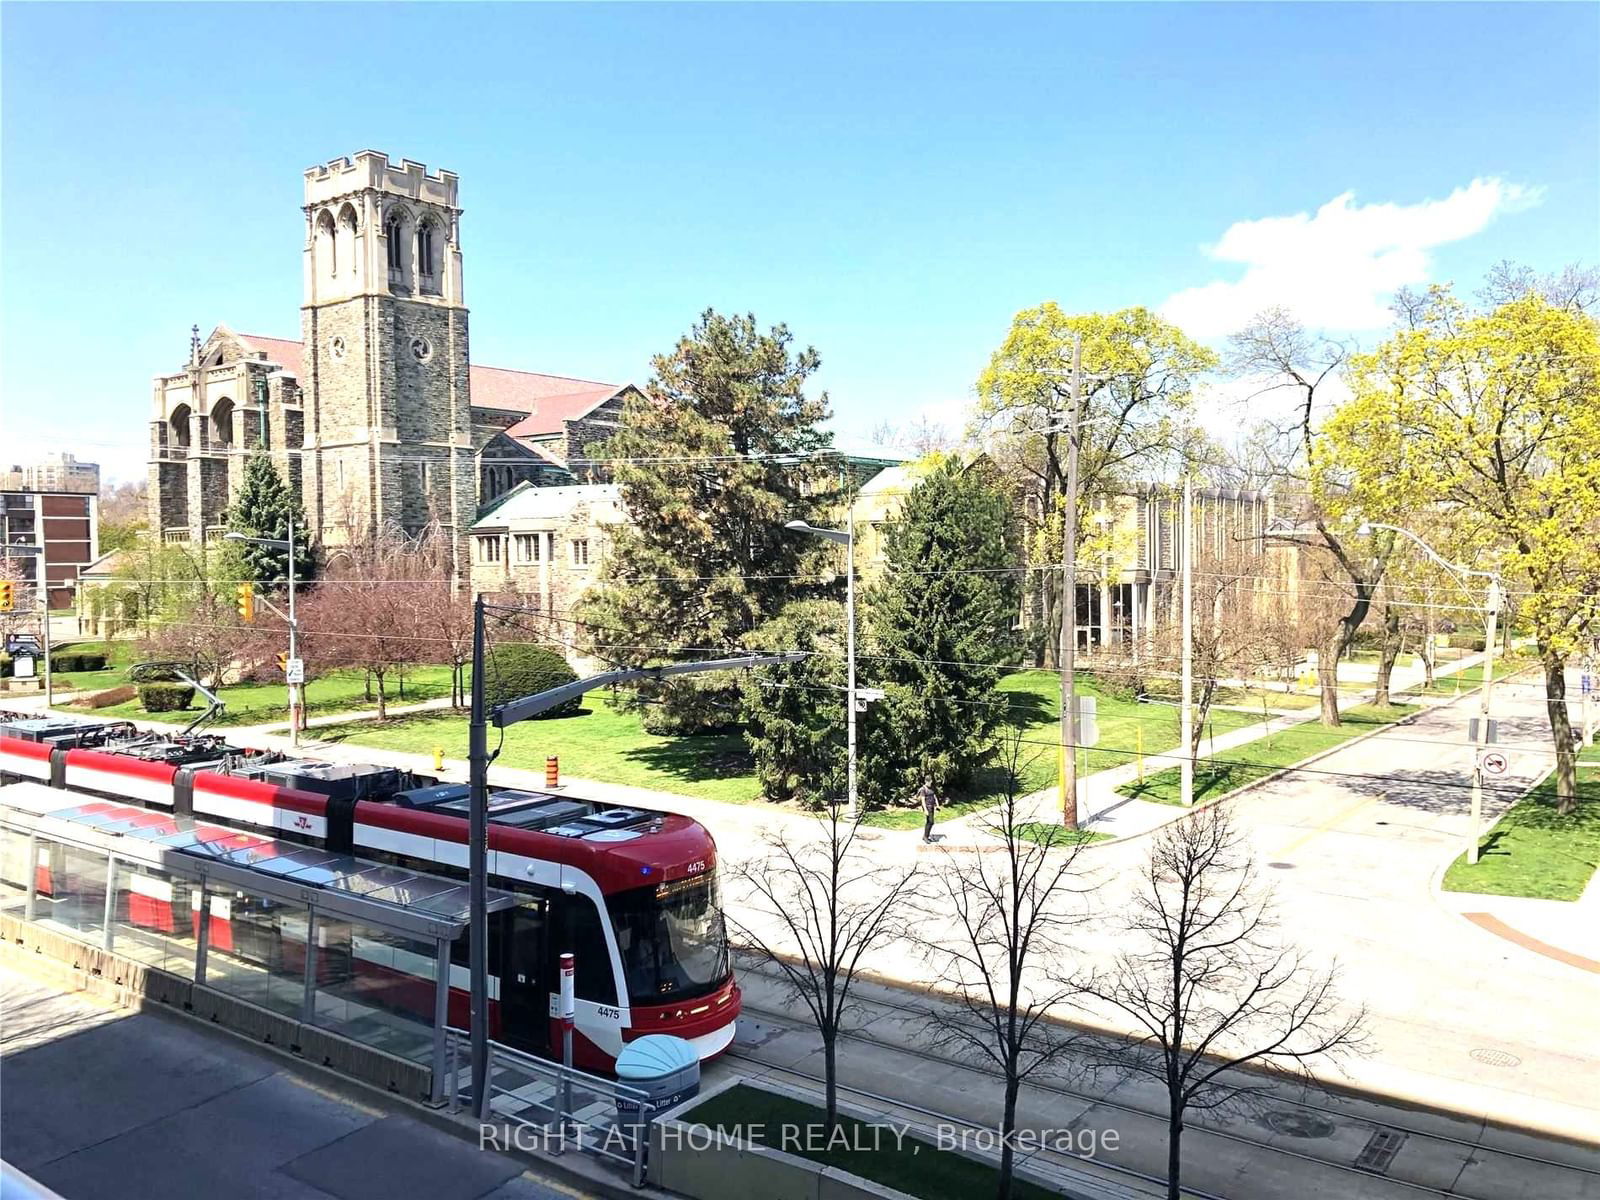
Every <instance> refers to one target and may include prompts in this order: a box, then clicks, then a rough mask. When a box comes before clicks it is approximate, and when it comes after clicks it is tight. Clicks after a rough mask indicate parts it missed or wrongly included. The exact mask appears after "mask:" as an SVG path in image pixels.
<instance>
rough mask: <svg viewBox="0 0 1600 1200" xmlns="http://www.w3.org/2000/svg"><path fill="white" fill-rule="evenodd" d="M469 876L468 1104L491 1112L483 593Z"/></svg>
mask: <svg viewBox="0 0 1600 1200" xmlns="http://www.w3.org/2000/svg"><path fill="white" fill-rule="evenodd" d="M467 772H468V774H467V780H468V784H469V791H468V796H467V806H468V817H469V821H468V824H467V875H468V897H467V899H468V903H469V904H470V906H471V926H470V935H469V943H470V945H469V951H470V955H471V958H470V965H471V974H472V982H471V988H472V993H471V1003H470V1006H469V1009H470V1013H471V1018H472V1028H471V1035H472V1105H473V1110H474V1111H475V1112H476V1113H477V1115H478V1116H479V1117H480V1118H481V1117H483V1116H485V1115H487V1113H488V1111H489V726H488V721H487V714H486V713H485V712H484V704H483V597H482V596H481V595H479V596H478V597H477V598H476V599H474V600H473V602H472V713H471V717H470V720H469V723H468V725H467Z"/></svg>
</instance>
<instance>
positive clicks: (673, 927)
mask: <svg viewBox="0 0 1600 1200" xmlns="http://www.w3.org/2000/svg"><path fill="white" fill-rule="evenodd" d="M610 906H611V922H612V924H613V925H614V926H615V927H616V930H617V949H618V951H619V952H620V953H621V955H622V969H623V973H624V975H625V976H626V977H627V981H628V998H629V1000H631V1001H632V1002H633V1003H635V1004H660V1003H664V1002H666V1001H670V1000H687V999H690V998H692V997H694V996H700V995H704V994H705V993H707V992H710V991H714V990H715V989H716V988H718V987H719V986H721V985H722V983H723V982H724V981H725V980H726V979H727V977H728V935H727V931H726V930H725V929H724V928H723V924H722V902H721V900H720V898H719V897H718V895H717V881H716V878H715V876H713V875H710V874H706V875H695V876H692V877H690V878H688V879H679V880H675V881H673V882H672V883H663V884H659V885H657V886H655V887H644V888H636V889H634V890H633V891H630V892H621V893H619V894H617V895H615V896H612V897H610Z"/></svg>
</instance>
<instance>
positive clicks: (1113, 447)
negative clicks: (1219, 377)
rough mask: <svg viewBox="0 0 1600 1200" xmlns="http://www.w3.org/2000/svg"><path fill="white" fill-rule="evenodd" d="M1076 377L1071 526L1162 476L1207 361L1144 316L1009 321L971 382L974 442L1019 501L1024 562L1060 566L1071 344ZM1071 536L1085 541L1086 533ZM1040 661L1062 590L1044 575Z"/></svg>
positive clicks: (1043, 310)
mask: <svg viewBox="0 0 1600 1200" xmlns="http://www.w3.org/2000/svg"><path fill="white" fill-rule="evenodd" d="M1078 337H1081V338H1082V339H1083V346H1082V367H1083V373H1084V380H1083V387H1082V398H1081V405H1082V408H1081V412H1082V416H1083V419H1084V422H1085V423H1084V425H1083V429H1082V433H1081V440H1080V443H1079V444H1080V448H1081V453H1080V455H1079V462H1078V499H1079V506H1080V509H1081V510H1082V511H1080V514H1079V515H1080V518H1081V517H1082V516H1083V514H1084V513H1085V512H1087V510H1088V509H1089V507H1090V506H1091V505H1092V504H1093V503H1094V502H1095V501H1096V500H1097V499H1099V498H1100V497H1102V496H1104V495H1108V494H1110V492H1112V491H1113V490H1115V488H1116V487H1118V486H1119V485H1124V484H1127V483H1130V482H1133V481H1136V480H1140V479H1151V478H1162V477H1169V476H1170V474H1171V473H1172V470H1173V468H1174V466H1175V464H1176V463H1177V462H1178V461H1179V460H1181V459H1182V458H1183V456H1184V455H1185V454H1186V453H1188V450H1189V448H1190V445H1191V443H1192V442H1193V441H1194V439H1195V437H1196V434H1195V432H1194V430H1193V428H1192V426H1191V424H1190V422H1189V420H1188V416H1189V412H1190V410H1191V408H1192V406H1193V400H1194V388H1195V384H1196V383H1197V382H1198V381H1199V379H1200V377H1201V376H1202V375H1204V374H1205V373H1206V372H1207V371H1210V370H1212V369H1213V368H1214V367H1215V366H1216V365H1217V356H1216V354H1215V353H1213V352H1212V351H1211V350H1209V349H1207V348H1206V347H1205V346H1202V345H1200V344H1199V343H1198V342H1195V341H1193V340H1191V339H1190V338H1189V337H1188V336H1187V335H1186V334H1185V333H1184V332H1183V331H1182V330H1181V329H1179V328H1178V327H1177V326H1176V325H1173V324H1170V323H1169V322H1167V321H1163V320H1162V319H1161V318H1160V317H1158V316H1156V314H1155V313H1153V312H1151V311H1150V310H1149V309H1147V308H1125V309H1121V310H1119V311H1117V312H1111V313H1079V314H1069V313H1066V312H1063V311H1062V309H1061V307H1060V306H1059V305H1057V304H1056V303H1054V302H1053V301H1050V302H1046V303H1044V304H1041V305H1038V306H1037V307H1035V308H1029V309H1025V310H1023V311H1022V312H1019V313H1018V314H1017V315H1016V317H1015V318H1013V320H1012V323H1011V329H1010V331H1009V332H1008V333H1007V334H1006V338H1005V341H1003V342H1002V343H1001V344H1000V346H999V348H998V349H997V350H995V352H994V354H993V355H992V356H991V357H990V359H989V365H988V367H986V368H985V369H984V372H983V374H982V375H980V376H979V378H978V402H977V407H976V410H975V412H974V414H973V431H974V433H976V434H977V435H979V437H980V438H982V440H983V442H984V444H985V446H986V447H987V449H988V451H989V453H990V456H991V457H992V458H993V460H994V461H995V462H996V463H997V464H999V465H1000V466H1001V467H1002V469H1003V470H1005V472H1006V473H1007V475H1008V476H1010V477H1011V478H1012V479H1013V481H1014V484H1015V490H1016V492H1017V494H1018V496H1019V498H1021V497H1029V498H1030V499H1028V500H1026V501H1025V502H1023V503H1022V505H1021V509H1020V512H1019V518H1020V520H1021V521H1022V522H1023V527H1024V531H1025V532H1024V537H1025V541H1026V551H1027V554H1028V561H1029V562H1032V563H1052V564H1053V563H1058V562H1060V560H1061V529H1062V520H1061V516H1060V511H1061V504H1062V496H1063V495H1064V493H1065V489H1066V477H1067V451H1068V444H1067V442H1068V439H1067V433H1066V423H1065V420H1064V414H1065V412H1066V408H1067V402H1068V398H1069V396H1070V394H1071V382H1070V367H1071V365H1072V347H1073V341H1074V339H1075V338H1078ZM1078 528H1079V530H1080V531H1081V533H1082V534H1083V536H1085V537H1087V536H1088V534H1089V532H1090V530H1089V529H1088V522H1086V521H1084V520H1082V519H1080V520H1079V522H1078ZM1038 578H1039V579H1040V581H1041V582H1042V583H1043V585H1044V587H1043V598H1042V607H1043V609H1044V612H1043V614H1042V615H1043V623H1044V626H1045V628H1046V630H1047V634H1046V637H1045V639H1044V643H1045V648H1046V654H1045V661H1047V662H1049V663H1051V664H1053V663H1054V662H1055V654H1056V650H1057V647H1059V645H1060V637H1059V633H1060V627H1061V618H1060V608H1061V606H1060V581H1059V577H1058V575H1054V574H1052V573H1050V572H1048V571H1047V572H1044V573H1042V574H1041V575H1040V576H1039V577H1038Z"/></svg>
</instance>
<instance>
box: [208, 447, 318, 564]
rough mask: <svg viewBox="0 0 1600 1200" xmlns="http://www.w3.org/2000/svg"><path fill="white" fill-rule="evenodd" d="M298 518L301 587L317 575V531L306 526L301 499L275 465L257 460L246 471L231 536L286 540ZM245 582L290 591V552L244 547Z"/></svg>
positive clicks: (231, 515) (231, 514)
mask: <svg viewBox="0 0 1600 1200" xmlns="http://www.w3.org/2000/svg"><path fill="white" fill-rule="evenodd" d="M291 516H293V518H294V539H295V546H294V558H295V564H294V573H295V583H296V584H300V583H304V582H305V581H306V580H308V579H311V578H312V577H313V576H314V575H315V574H316V554H315V553H314V551H313V550H312V547H311V530H310V528H309V527H308V525H307V522H306V513H305V508H304V507H303V506H302V505H301V503H300V497H299V496H297V495H296V494H295V493H294V492H293V491H291V490H290V489H289V486H288V484H286V483H284V481H283V476H281V475H279V474H278V470H277V468H276V467H274V466H273V465H272V460H271V459H270V458H268V457H267V456H266V455H265V454H256V455H254V456H252V457H251V459H250V461H249V462H248V463H247V464H246V465H245V469H244V481H243V482H242V483H241V484H240V486H239V494H238V495H237V496H235V497H234V500H233V504H232V505H231V506H230V507H229V509H228V513H227V516H226V517H225V518H224V521H225V522H226V524H227V526H228V529H229V531H230V532H236V533H242V534H244V535H245V536H247V537H260V538H281V539H287V538H288V536H289V518H290V517H291ZM240 545H241V548H242V550H243V555H242V559H243V562H244V569H245V577H246V578H248V579H251V580H254V581H255V582H256V583H260V584H264V585H266V586H269V587H284V586H287V584H288V580H289V552H288V550H279V549H274V548H273V547H271V546H257V545H253V544H251V543H249V542H243V543H240Z"/></svg>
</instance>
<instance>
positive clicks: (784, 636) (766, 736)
mask: <svg viewBox="0 0 1600 1200" xmlns="http://www.w3.org/2000/svg"><path fill="white" fill-rule="evenodd" d="M844 615H845V614H844V605H842V604H840V603H839V602H838V601H836V600H802V601H797V602H796V603H794V604H791V605H790V606H789V607H788V608H786V609H784V610H783V612H782V613H780V614H779V615H778V616H777V617H776V618H774V619H773V620H771V621H769V622H767V624H766V625H764V626H763V627H762V628H761V629H759V630H757V631H756V632H755V634H753V635H752V637H751V645H752V648H754V649H759V650H771V651H778V650H802V651H809V652H810V655H809V657H807V658H804V659H802V660H801V661H800V662H797V663H783V664H781V665H779V666H773V667H763V668H762V669H761V670H759V671H751V672H749V673H747V674H746V676H745V677H744V679H743V680H742V681H741V682H742V683H743V687H744V721H745V727H744V737H745V741H746V742H747V743H748V744H749V746H750V750H751V752H752V753H753V754H754V755H755V759H756V777H757V778H758V779H759V780H760V781H761V794H762V795H763V796H765V797H766V798H767V799H769V800H777V801H780V802H789V801H793V802H798V803H800V804H803V805H805V806H806V807H807V808H822V807H823V806H824V805H826V804H827V803H828V802H829V801H830V800H838V799H840V798H842V797H843V796H844V794H845V788H846V770H845V763H846V759H845V754H846V746H845V719H844V684H845V671H844V666H845V660H844Z"/></svg>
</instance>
